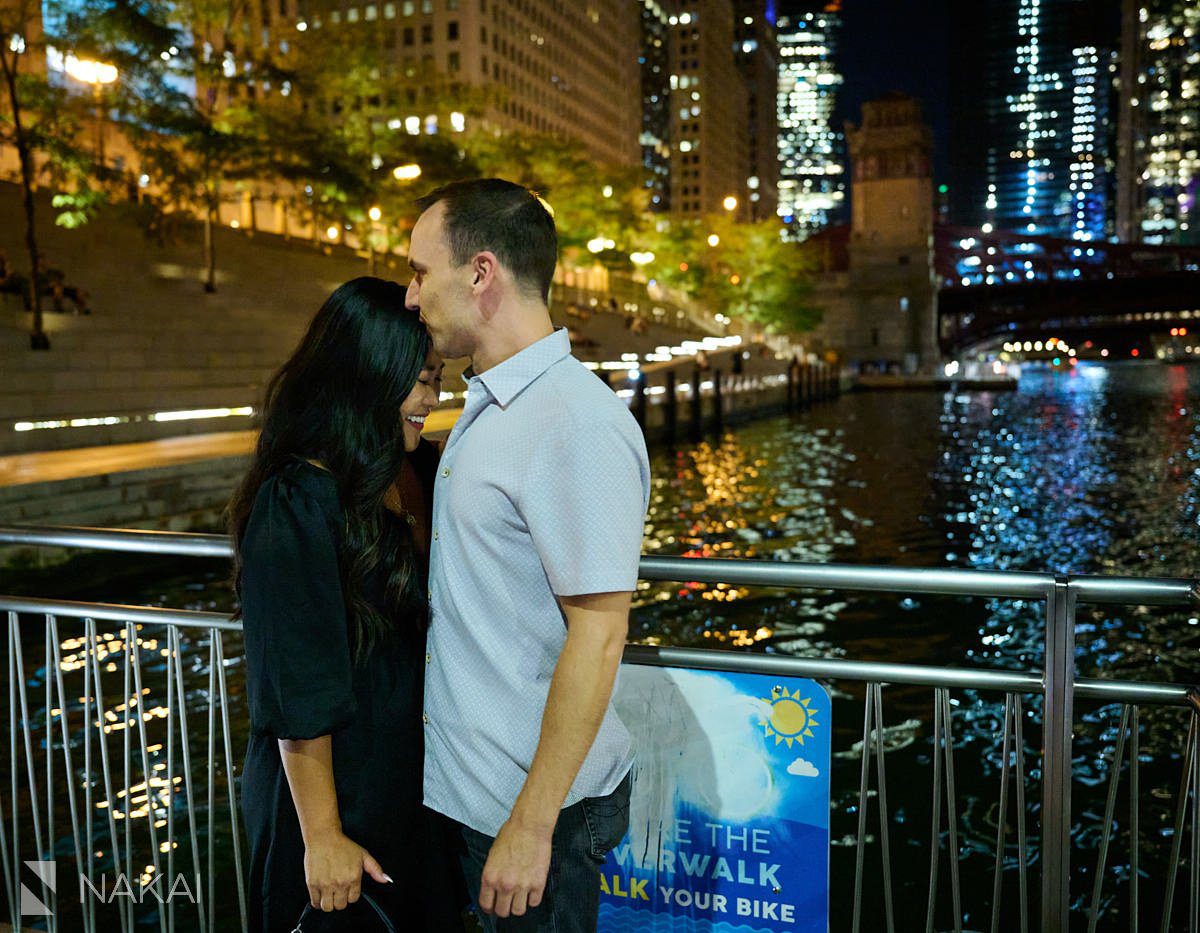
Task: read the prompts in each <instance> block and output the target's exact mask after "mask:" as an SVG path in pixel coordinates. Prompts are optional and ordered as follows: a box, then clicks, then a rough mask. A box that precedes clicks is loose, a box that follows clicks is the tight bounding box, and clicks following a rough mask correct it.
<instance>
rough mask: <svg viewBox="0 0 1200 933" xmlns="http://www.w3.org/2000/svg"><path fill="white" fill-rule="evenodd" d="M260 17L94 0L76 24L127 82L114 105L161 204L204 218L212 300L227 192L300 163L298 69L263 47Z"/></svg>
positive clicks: (221, 8) (187, 4) (170, 2)
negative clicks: (294, 85)
mask: <svg viewBox="0 0 1200 933" xmlns="http://www.w3.org/2000/svg"><path fill="white" fill-rule="evenodd" d="M249 16H250V5H249V4H247V3H246V2H245V0H163V2H152V0H85V2H82V3H78V4H76V9H75V11H74V12H73V14H72V15H71V16H70V17H69V19H68V22H69V24H70V33H71V35H72V36H73V37H74V38H75V40H76V42H77V44H78V45H79V47H81V48H84V49H87V50H89V51H91V52H93V53H94V54H96V55H98V56H100V57H103V59H104V60H105V61H111V62H113V63H114V64H115V65H116V67H117V68H118V70H119V72H120V74H121V79H120V81H119V82H118V86H117V91H116V93H115V95H114V105H115V107H116V110H117V112H118V116H119V119H120V121H121V124H122V127H123V129H124V131H125V133H126V134H127V135H128V136H129V138H130V140H131V142H133V143H134V145H135V146H136V148H137V150H138V153H139V156H140V158H141V169H142V171H143V173H145V174H146V175H148V176H149V177H150V180H151V184H152V185H153V186H154V189H155V190H156V192H157V193H158V195H159V197H158V199H157V200H152V201H151V203H152V204H153V205H154V207H155V208H156V210H157V211H159V212H161V213H162V214H164V215H170V214H173V213H176V212H183V213H184V214H185V215H187V216H197V215H198V216H200V217H201V219H202V223H203V230H204V270H205V271H204V289H205V291H207V292H213V291H216V265H217V263H216V247H215V241H214V229H215V227H216V225H217V223H218V220H219V210H220V204H221V198H222V195H223V192H224V191H225V190H226V189H227V188H228V186H229V185H230V184H232V183H236V182H238V181H244V180H247V179H259V178H261V177H264V176H265V175H274V176H278V177H283V178H286V177H288V175H289V173H294V172H295V171H296V167H297V155H296V149H295V148H294V147H293V146H290V145H289V141H290V138H291V137H290V134H289V132H287V131H288V130H290V129H291V128H293V127H296V126H297V122H296V119H295V118H296V115H297V113H298V112H299V108H298V107H297V106H296V105H295V104H294V103H293V102H292V101H289V100H288V97H289V94H288V90H287V82H288V73H287V72H286V70H284V69H283V68H281V67H280V65H279V63H278V62H277V61H276V58H277V53H276V51H275V50H274V49H273V48H272V47H269V46H268V47H264V45H263V43H261V42H259V41H253V39H252V36H253V35H254V33H253V31H252V30H251V24H250V22H249ZM298 132H302V130H298Z"/></svg>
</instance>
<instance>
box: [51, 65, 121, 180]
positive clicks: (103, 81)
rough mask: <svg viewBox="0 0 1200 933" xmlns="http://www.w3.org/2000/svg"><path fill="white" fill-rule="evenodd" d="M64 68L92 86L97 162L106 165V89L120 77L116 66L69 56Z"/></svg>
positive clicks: (77, 78) (72, 75) (78, 79)
mask: <svg viewBox="0 0 1200 933" xmlns="http://www.w3.org/2000/svg"><path fill="white" fill-rule="evenodd" d="M63 67H64V69H65V70H66V72H67V74H69V75H70V76H71V77H72V78H74V79H75V80H76V81H79V82H81V83H83V84H90V85H91V87H92V99H93V101H94V102H95V106H96V160H97V161H98V162H99V163H100V165H101V166H103V165H104V106H103V103H104V99H103V94H104V88H105V87H107V86H108V85H110V84H113V83H114V82H115V81H116V80H117V78H119V77H120V72H118V71H117V67H116V65H109V64H106V63H104V62H97V61H92V60H91V59H88V58H76V57H75V56H74V55H68V56H67V57H66V59H65V61H64V62H63Z"/></svg>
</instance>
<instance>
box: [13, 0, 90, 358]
mask: <svg viewBox="0 0 1200 933" xmlns="http://www.w3.org/2000/svg"><path fill="white" fill-rule="evenodd" d="M55 9H56V7H55V5H53V4H48V5H47V6H46V10H47V11H48V12H51V13H53V12H54V11H55ZM42 15H43V4H42V3H41V2H40V0H4V2H0V80H2V81H3V92H4V94H3V96H4V100H3V102H2V103H0V144H4V145H8V146H10V147H12V148H13V149H14V150H15V151H16V153H17V159H18V161H19V163H20V183H21V201H22V207H23V209H24V214H25V248H26V251H27V253H28V256H29V266H30V276H29V284H28V292H27V300H28V302H29V308H30V310H31V311H32V312H33V322H32V327H31V330H30V346H31V347H32V348H33V349H35V350H48V349H49V348H50V339H49V337H48V336H47V335H46V331H45V328H44V321H43V316H42V281H43V270H42V255H41V251H40V248H39V241H38V232H37V231H38V226H37V205H36V201H35V199H34V192H35V191H36V189H37V187H38V184H39V182H41V181H46V182H48V183H50V184H52V185H54V186H55V187H56V188H60V189H61V193H60V194H59V195H58V196H57V197H56V206H61V207H64V208H66V210H65V211H64V213H63V215H62V216H61V217H60V218H59V220H60V222H61V223H63V224H64V225H67V226H74V225H77V224H78V223H81V222H83V221H84V220H86V219H87V217H88V215H89V214H90V212H91V210H92V209H94V207H95V206H96V204H97V203H98V201H99V200H100V198H101V194H100V192H98V191H96V190H95V189H94V188H93V187H92V186H91V184H90V183H89V179H90V178H91V177H93V176H94V175H95V174H96V172H97V166H96V163H95V161H94V159H93V157H92V155H91V154H90V153H89V152H88V151H87V150H86V148H85V147H83V146H81V145H80V138H81V136H82V130H81V128H82V127H83V126H84V125H85V124H86V122H87V119H88V114H87V110H86V104H85V103H84V100H83V98H81V97H80V95H78V94H73V93H71V91H70V89H69V87H68V86H67V84H66V83H65V81H63V82H56V81H53V80H52V79H51V76H50V74H49V73H48V72H47V70H46V66H45V63H46V60H47V53H48V51H49V49H50V48H51V46H50V39H49V37H48V36H47V33H46V31H45V29H44V27H43V21H42ZM63 61H64V62H71V61H75V59H73V58H70V59H67V58H64V59H63ZM97 118H99V114H97ZM39 157H40V162H39Z"/></svg>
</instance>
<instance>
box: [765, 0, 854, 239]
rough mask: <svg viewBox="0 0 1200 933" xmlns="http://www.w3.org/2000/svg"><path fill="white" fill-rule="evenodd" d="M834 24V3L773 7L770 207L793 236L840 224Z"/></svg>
mask: <svg viewBox="0 0 1200 933" xmlns="http://www.w3.org/2000/svg"><path fill="white" fill-rule="evenodd" d="M841 28H842V20H841V15H840V3H839V2H838V0H833V2H829V3H819V4H806V3H795V4H791V5H789V6H788V7H787V8H786V9H785V8H782V7H781V8H780V11H779V16H778V20H777V29H776V38H777V40H778V49H779V69H778V82H779V84H778V93H777V97H776V107H777V110H776V114H777V119H778V160H779V183H778V184H779V188H778V190H779V206H778V209H777V210H778V213H779V215H780V217H782V218H783V221H784V224H785V225H786V227H787V235H788V236H789V237H791V238H794V239H804V238H805V237H808V236H810V235H811V234H813V233H816V232H818V231H820V230H822V229H825V228H826V227H829V226H833V225H836V224H839V223H842V222H843V217H844V208H845V198H846V178H845V171H846V158H845V138H844V136H843V134H842V133H841V132H840V131H839V130H837V129H835V128H834V126H833V124H832V119H833V112H834V108H835V106H836V104H837V94H838V90H839V88H840V87H841V84H842V75H841V73H840V71H839V69H838V64H837V43H838V36H839V32H840V30H841Z"/></svg>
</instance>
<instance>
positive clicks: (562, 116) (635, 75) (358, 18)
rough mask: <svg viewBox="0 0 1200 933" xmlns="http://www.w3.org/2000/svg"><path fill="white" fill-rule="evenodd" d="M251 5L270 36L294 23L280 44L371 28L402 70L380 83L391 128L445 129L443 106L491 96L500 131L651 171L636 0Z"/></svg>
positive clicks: (256, 0) (492, 118) (487, 101)
mask: <svg viewBox="0 0 1200 933" xmlns="http://www.w3.org/2000/svg"><path fill="white" fill-rule="evenodd" d="M247 7H248V9H247V12H246V14H245V15H246V17H247V19H248V20H249V21H250V22H251V23H252V24H258V23H262V24H263V28H264V29H267V27H268V25H269V26H270V30H271V31H272V32H274V30H275V29H276V26H277V25H282V24H284V23H286V30H285V31H284V33H280V35H284V34H286V32H288V31H291V34H292V35H293V36H294V35H295V32H294V30H297V29H299V30H301V31H303V32H307V33H308V34H309V36H310V37H311V36H312V34H313V33H314V32H315V31H316V30H336V29H339V28H344V27H346V26H349V25H353V24H358V25H359V26H360V27H362V26H367V27H371V31H372V32H373V33H374V34H375V40H373V41H379V42H381V43H382V44H383V47H384V48H385V49H386V50H387V53H388V58H389V59H390V62H391V67H390V68H389V73H388V74H387V75H385V76H381V82H380V84H381V92H382V94H381V103H380V107H381V109H383V110H385V111H387V113H386V114H385V116H386V117H387V118H388V120H389V122H391V121H398V125H400V126H403V127H405V128H407V127H409V126H410V125H414V126H415V125H419V126H420V127H422V128H427V127H428V128H433V127H437V126H439V125H441V126H443V127H444V124H445V122H447V116H448V115H447V114H445V113H442V114H438V113H435V112H433V110H432V109H431V108H432V107H433V105H435V104H437V103H439V102H440V103H442V104H444V103H445V102H446V101H448V100H449V101H453V100H454V99H455V98H456V95H457V96H459V97H461V98H462V99H463V100H464V101H465V100H467V99H469V98H471V97H475V98H479V97H482V98H483V99H484V106H483V108H482V114H481V119H483V120H484V121H485V123H486V124H487V125H489V126H491V127H493V128H495V129H496V130H498V131H503V130H506V129H521V130H526V131H533V132H540V133H552V134H557V135H561V136H565V137H567V138H572V139H576V140H578V141H579V142H581V143H582V144H583V145H584V146H585V147H586V148H587V150H588V151H589V152H590V154H591V155H592V156H593V157H594V158H595V159H597V160H599V161H601V162H605V163H609V164H612V165H622V166H628V167H634V166H637V165H639V164H641V162H642V147H641V146H640V145H639V143H638V139H639V136H640V134H641V131H642V113H641V109H642V108H641V95H640V94H638V93H636V92H635V93H632V94H631V93H630V89H631V88H636V87H638V85H639V81H640V77H641V75H640V71H639V65H638V55H639V49H640V47H641V43H640V39H641V30H640V27H639V8H638V6H636V5H635V4H632V3H629V2H627V0H586V2H579V3H562V2H561V0H524V2H522V3H504V2H499V0H490V2H489V0H436V2H435V0H387V2H379V0H251V2H250V3H249V4H247ZM251 34H253V35H257V34H258V33H257V32H256V31H254V30H251ZM266 35H267V33H266V32H264V36H266ZM463 109H465V108H463ZM430 117H433V118H435V119H434V120H432V121H431V120H430ZM439 119H440V124H439ZM444 128H445V127H444ZM448 128H453V127H448Z"/></svg>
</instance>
